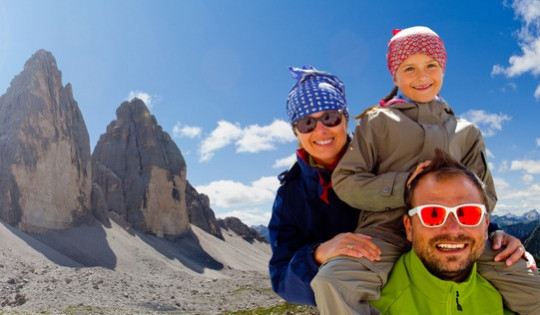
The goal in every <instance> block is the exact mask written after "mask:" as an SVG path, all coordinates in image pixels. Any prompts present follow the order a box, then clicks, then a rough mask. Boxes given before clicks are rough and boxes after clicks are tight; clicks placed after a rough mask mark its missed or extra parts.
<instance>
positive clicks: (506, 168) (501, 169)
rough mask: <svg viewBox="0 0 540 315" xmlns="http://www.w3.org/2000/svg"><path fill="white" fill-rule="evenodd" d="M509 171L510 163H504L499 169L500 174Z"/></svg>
mask: <svg viewBox="0 0 540 315" xmlns="http://www.w3.org/2000/svg"><path fill="white" fill-rule="evenodd" d="M507 170H508V161H506V160H505V161H502V162H501V166H500V167H499V172H505V171H507Z"/></svg>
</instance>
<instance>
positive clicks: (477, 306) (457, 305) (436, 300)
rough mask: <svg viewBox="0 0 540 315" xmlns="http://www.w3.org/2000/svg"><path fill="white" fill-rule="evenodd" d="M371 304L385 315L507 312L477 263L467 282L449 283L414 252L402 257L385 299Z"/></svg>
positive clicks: (390, 281) (383, 291) (387, 285)
mask: <svg viewBox="0 0 540 315" xmlns="http://www.w3.org/2000/svg"><path fill="white" fill-rule="evenodd" d="M371 304H372V305H373V306H374V307H375V308H377V309H378V310H380V311H381V313H382V314H437V315H444V314H460V315H466V314H475V315H476V314H483V315H484V314H503V313H505V310H504V309H503V301H502V297H501V295H500V294H499V292H498V291H497V290H495V288H494V287H493V286H492V285H491V284H490V283H489V282H488V281H487V280H486V279H484V278H483V277H482V276H481V275H479V274H478V273H477V272H476V264H474V266H473V269H472V271H471V274H470V275H469V277H468V278H467V280H465V281H464V282H461V283H457V282H454V281H445V280H441V279H439V278H437V277H435V276H433V275H432V274H431V273H430V272H429V271H428V270H427V269H426V268H425V267H424V264H423V263H422V261H421V260H420V259H419V258H418V256H416V254H415V253H414V251H413V250H411V251H409V252H407V253H405V254H403V255H402V256H401V257H400V258H399V260H398V261H397V262H396V264H395V265H394V269H392V273H391V274H390V277H389V279H388V283H387V284H386V286H384V288H383V289H382V291H381V298H380V299H379V300H378V301H373V302H371ZM509 314H511V313H509Z"/></svg>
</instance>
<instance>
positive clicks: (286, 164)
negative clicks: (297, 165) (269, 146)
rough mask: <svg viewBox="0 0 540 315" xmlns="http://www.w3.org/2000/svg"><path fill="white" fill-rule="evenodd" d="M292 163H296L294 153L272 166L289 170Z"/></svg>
mask: <svg viewBox="0 0 540 315" xmlns="http://www.w3.org/2000/svg"><path fill="white" fill-rule="evenodd" d="M294 162H296V153H293V154H291V155H289V156H288V157H285V158H282V159H279V160H277V161H275V162H274V165H272V167H273V168H289V167H291V166H292V165H293V164H294Z"/></svg>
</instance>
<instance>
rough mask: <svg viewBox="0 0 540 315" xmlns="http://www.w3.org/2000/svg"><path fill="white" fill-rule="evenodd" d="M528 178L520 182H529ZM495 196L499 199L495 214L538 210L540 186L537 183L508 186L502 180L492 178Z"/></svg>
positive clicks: (539, 207)
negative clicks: (495, 191)
mask: <svg viewBox="0 0 540 315" xmlns="http://www.w3.org/2000/svg"><path fill="white" fill-rule="evenodd" d="M529 179H530V178H528V176H524V177H522V180H529ZM493 180H494V181H495V188H496V190H497V196H498V198H499V200H498V202H497V206H496V207H495V212H496V213H498V214H504V213H508V212H511V213H514V214H520V213H524V212H526V211H529V210H531V209H540V185H539V184H537V183H533V182H530V183H524V186H522V187H518V186H519V185H515V184H512V185H510V184H509V183H508V182H506V181H505V180H504V179H502V178H494V179H493Z"/></svg>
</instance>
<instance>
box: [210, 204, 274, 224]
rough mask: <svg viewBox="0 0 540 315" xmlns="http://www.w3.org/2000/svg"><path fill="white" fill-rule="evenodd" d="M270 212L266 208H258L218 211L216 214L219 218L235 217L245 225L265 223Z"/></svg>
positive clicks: (268, 218) (268, 219)
mask: <svg viewBox="0 0 540 315" xmlns="http://www.w3.org/2000/svg"><path fill="white" fill-rule="evenodd" d="M271 215H272V213H271V212H270V211H268V210H262V209H258V208H253V209H243V210H233V211H227V212H220V213H219V214H217V216H218V217H220V218H226V217H237V218H238V219H240V220H241V221H242V222H243V223H244V224H246V225H247V226H253V225H260V224H262V225H267V224H268V222H270V216H271Z"/></svg>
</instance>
